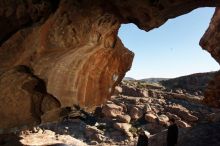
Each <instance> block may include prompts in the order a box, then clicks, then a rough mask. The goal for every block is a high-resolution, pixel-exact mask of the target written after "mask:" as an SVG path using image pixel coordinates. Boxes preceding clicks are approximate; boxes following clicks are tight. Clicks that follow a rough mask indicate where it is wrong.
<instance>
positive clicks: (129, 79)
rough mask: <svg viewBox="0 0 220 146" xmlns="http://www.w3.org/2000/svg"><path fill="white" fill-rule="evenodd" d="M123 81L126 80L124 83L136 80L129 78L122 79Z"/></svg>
mask: <svg viewBox="0 0 220 146" xmlns="http://www.w3.org/2000/svg"><path fill="white" fill-rule="evenodd" d="M123 80H126V81H134V80H136V79H134V78H131V77H124V78H123Z"/></svg>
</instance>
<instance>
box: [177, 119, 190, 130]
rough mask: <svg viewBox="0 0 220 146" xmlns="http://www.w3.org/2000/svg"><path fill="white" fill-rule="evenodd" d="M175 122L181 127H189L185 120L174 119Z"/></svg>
mask: <svg viewBox="0 0 220 146" xmlns="http://www.w3.org/2000/svg"><path fill="white" fill-rule="evenodd" d="M176 124H177V125H178V127H181V128H187V127H191V126H190V125H189V124H187V123H186V122H184V121H182V120H178V121H176Z"/></svg>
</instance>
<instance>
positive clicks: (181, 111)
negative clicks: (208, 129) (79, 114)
mask: <svg viewBox="0 0 220 146" xmlns="http://www.w3.org/2000/svg"><path fill="white" fill-rule="evenodd" d="M168 111H169V112H171V113H174V114H176V115H178V116H179V117H181V119H184V121H189V122H195V121H198V117H196V116H194V115H192V114H191V113H190V112H189V111H188V110H187V109H186V108H184V107H182V106H180V105H174V106H173V105H172V106H169V107H168Z"/></svg>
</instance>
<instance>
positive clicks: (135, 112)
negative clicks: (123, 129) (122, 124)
mask: <svg viewBox="0 0 220 146" xmlns="http://www.w3.org/2000/svg"><path fill="white" fill-rule="evenodd" d="M129 114H130V116H131V119H133V120H137V119H140V118H141V117H142V116H143V111H142V109H140V108H138V107H132V108H131V110H130V113H129Z"/></svg>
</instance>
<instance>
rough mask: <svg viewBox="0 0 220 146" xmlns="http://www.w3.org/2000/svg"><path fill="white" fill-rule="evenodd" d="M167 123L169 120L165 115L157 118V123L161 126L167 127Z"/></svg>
mask: <svg viewBox="0 0 220 146" xmlns="http://www.w3.org/2000/svg"><path fill="white" fill-rule="evenodd" d="M168 121H169V118H168V117H167V116H166V115H160V116H159V123H160V124H162V125H167V124H168Z"/></svg>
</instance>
